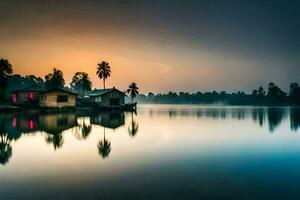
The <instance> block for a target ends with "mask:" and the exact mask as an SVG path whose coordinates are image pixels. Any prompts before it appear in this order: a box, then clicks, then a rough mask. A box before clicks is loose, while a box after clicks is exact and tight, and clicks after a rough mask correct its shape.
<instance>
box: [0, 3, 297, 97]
mask: <svg viewBox="0 0 300 200" xmlns="http://www.w3.org/2000/svg"><path fill="white" fill-rule="evenodd" d="M0 8H1V12H0V57H1V58H6V59H8V60H9V61H10V63H11V64H12V65H13V69H14V73H18V74H21V75H27V74H34V75H36V76H41V77H44V76H45V75H46V74H47V73H49V72H51V70H52V68H54V67H56V68H58V69H60V70H62V71H63V73H64V76H65V80H66V83H67V84H68V83H69V82H70V81H71V79H72V76H73V75H74V74H75V73H76V72H78V71H84V72H87V73H88V74H89V76H90V78H91V80H92V82H93V87H95V88H100V87H103V86H102V81H100V80H99V79H98V78H97V76H96V67H97V63H99V62H101V61H103V60H105V61H107V62H109V64H110V66H111V68H112V74H111V77H110V78H109V79H108V80H107V86H108V87H112V86H115V87H118V88H120V89H121V90H125V89H126V88H127V87H128V85H129V83H131V82H133V81H135V82H137V84H138V86H139V88H140V90H141V92H144V93H147V92H150V91H151V92H155V93H158V92H168V91H175V92H179V91H190V92H195V91H211V90H217V91H220V90H226V91H238V90H244V91H251V90H253V89H255V88H258V87H259V86H264V87H267V84H268V83H269V82H271V81H272V82H274V83H276V84H277V85H279V86H280V87H282V88H283V89H284V90H288V87H289V83H291V82H295V81H296V82H300V0H289V1H284V0H282V1H280V0H278V1H275V0H273V1H268V0H248V1H247V0H226V1H223V0H144V1H138V0H128V1H123V0H106V1H104V0H85V1H79V0H72V1H71V0H70V1H64V0H19V1H16V0H0Z"/></svg>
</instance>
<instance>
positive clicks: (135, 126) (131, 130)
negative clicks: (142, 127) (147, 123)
mask: <svg viewBox="0 0 300 200" xmlns="http://www.w3.org/2000/svg"><path fill="white" fill-rule="evenodd" d="M138 130H139V124H138V123H137V122H136V121H134V120H133V112H131V126H129V127H128V133H129V135H130V136H132V137H134V136H135V135H136V134H137V132H138Z"/></svg>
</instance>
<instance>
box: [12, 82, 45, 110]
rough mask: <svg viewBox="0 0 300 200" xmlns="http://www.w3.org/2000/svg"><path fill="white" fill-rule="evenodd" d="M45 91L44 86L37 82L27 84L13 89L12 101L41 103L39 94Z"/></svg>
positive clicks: (16, 102)
mask: <svg viewBox="0 0 300 200" xmlns="http://www.w3.org/2000/svg"><path fill="white" fill-rule="evenodd" d="M43 91H44V88H43V87H42V86H39V85H37V84H32V85H27V86H25V87H22V88H19V89H17V90H14V91H12V93H11V97H12V102H13V104H16V105H31V106H37V105H38V103H39V96H40V94H41V93H42V92H43Z"/></svg>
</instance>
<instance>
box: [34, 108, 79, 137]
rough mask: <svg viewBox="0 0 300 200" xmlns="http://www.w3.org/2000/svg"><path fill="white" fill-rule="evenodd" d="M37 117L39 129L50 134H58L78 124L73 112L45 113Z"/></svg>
mask: <svg viewBox="0 0 300 200" xmlns="http://www.w3.org/2000/svg"><path fill="white" fill-rule="evenodd" d="M38 119H39V122H38V123H39V126H40V130H41V131H45V132H46V133H50V134H60V133H61V132H62V131H64V130H67V129H70V128H72V127H74V126H77V125H78V124H77V116H76V115H75V113H55V114H45V115H40V116H39V118H38Z"/></svg>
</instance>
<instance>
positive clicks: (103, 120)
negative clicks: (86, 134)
mask: <svg viewBox="0 0 300 200" xmlns="http://www.w3.org/2000/svg"><path fill="white" fill-rule="evenodd" d="M90 121H91V123H92V124H96V125H100V126H103V127H105V128H112V129H116V128H118V127H120V126H122V125H124V124H125V117H124V113H123V112H108V113H99V114H96V115H91V118H90Z"/></svg>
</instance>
